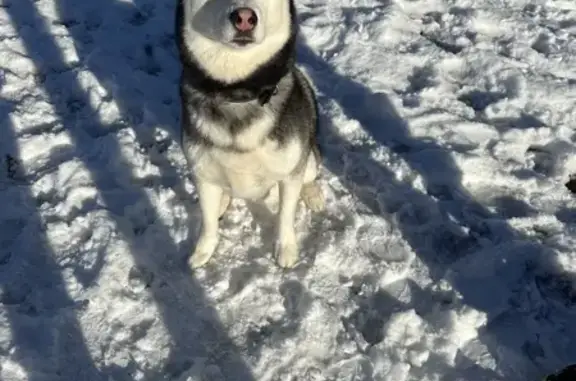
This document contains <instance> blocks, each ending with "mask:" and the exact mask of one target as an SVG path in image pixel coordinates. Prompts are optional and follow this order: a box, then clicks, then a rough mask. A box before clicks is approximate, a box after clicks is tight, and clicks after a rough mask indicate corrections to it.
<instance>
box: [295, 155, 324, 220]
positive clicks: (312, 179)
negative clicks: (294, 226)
mask: <svg viewBox="0 0 576 381" xmlns="http://www.w3.org/2000/svg"><path fill="white" fill-rule="evenodd" d="M318 157H319V155H318V154H317V153H316V152H311V153H310V156H309V157H308V162H307V163H306V170H305V172H304V185H302V190H301V191H300V198H301V199H302V201H304V204H305V205H306V206H307V207H308V209H310V210H311V211H313V212H320V211H322V210H323V209H324V206H325V200H324V195H323V194H322V188H321V187H320V184H319V183H318V180H317V177H318Z"/></svg>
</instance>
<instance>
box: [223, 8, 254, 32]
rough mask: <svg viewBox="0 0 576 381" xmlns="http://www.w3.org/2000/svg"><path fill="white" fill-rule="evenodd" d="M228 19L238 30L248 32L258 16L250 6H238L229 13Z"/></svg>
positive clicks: (252, 27)
mask: <svg viewBox="0 0 576 381" xmlns="http://www.w3.org/2000/svg"><path fill="white" fill-rule="evenodd" d="M230 21H231V22H232V25H234V28H236V30H238V31H239V32H249V31H251V30H252V29H254V27H256V24H257V23H258V16H256V12H255V11H254V10H253V9H251V8H238V9H235V10H233V11H232V12H231V13H230Z"/></svg>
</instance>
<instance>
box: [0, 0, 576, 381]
mask: <svg viewBox="0 0 576 381" xmlns="http://www.w3.org/2000/svg"><path fill="white" fill-rule="evenodd" d="M297 3H298V10H299V12H300V23H301V27H302V40H301V44H300V46H299V52H298V53H299V62H300V64H301V65H302V67H303V68H304V69H305V70H306V72H307V73H308V74H309V75H310V76H311V78H312V79H313V81H314V85H315V87H316V88H317V91H318V96H319V102H320V108H321V112H322V126H321V135H322V136H321V144H322V150H323V153H324V168H323V172H322V177H321V183H322V187H323V190H324V192H325V196H326V198H327V202H328V206H327V209H326V210H325V211H324V212H322V213H321V214H311V213H309V212H308V211H306V210H305V209H303V208H301V209H300V212H299V215H298V231H299V234H300V240H301V245H302V251H301V256H302V261H301V263H300V264H299V265H298V266H297V268H295V269H294V270H292V271H287V272H285V271H282V270H280V269H279V268H278V267H277V266H276V264H275V262H274V259H273V258H272V257H271V247H272V242H271V237H273V236H274V235H273V230H272V229H273V228H274V220H272V216H271V215H270V213H269V212H267V211H266V210H263V209H258V208H254V207H253V206H250V205H246V204H245V203H244V202H242V201H240V200H234V202H233V204H232V208H231V209H230V210H229V211H228V212H227V214H226V215H225V217H224V219H223V220H222V228H221V232H222V237H223V239H222V242H221V244H220V246H219V249H218V252H217V254H216V255H215V257H214V258H213V260H212V261H211V262H210V263H209V265H208V266H207V267H206V268H203V269H200V270H198V271H195V272H194V273H192V271H191V270H190V269H189V268H188V267H187V266H186V259H187V258H188V256H189V255H190V253H191V250H192V248H193V247H194V241H195V239H196V237H197V234H198V228H199V210H198V206H197V203H196V199H195V197H196V196H195V191H194V186H193V184H192V183H191V181H190V176H189V173H188V170H187V168H186V166H185V160H184V157H183V155H182V152H181V149H180V147H179V145H178V136H179V131H178V130H179V98H178V86H177V83H178V76H179V63H178V60H177V56H176V50H175V45H174V35H173V29H174V26H173V25H174V7H175V0H163V1H161V0H133V1H129V0H100V1H80V0H2V1H1V2H0V117H1V124H0V131H1V135H0V164H1V165H0V209H1V212H0V379H1V380H2V381H24V380H28V381H110V380H114V381H128V380H131V381H162V380H171V381H201V380H210V381H224V380H235V381H255V380H262V381H295V380H298V381H320V380H322V381H324V380H325V381H370V380H375V381H377V380H378V381H379V380H390V381H403V380H414V381H432V380H442V381H450V380H453V381H457V380H462V381H464V380H473V381H483V380H490V381H492V380H506V381H526V380H540V379H541V378H542V377H543V376H544V375H545V374H548V373H551V372H553V371H555V370H557V369H559V368H561V367H563V366H565V365H567V364H569V363H573V362H576V340H575V338H576V324H574V322H575V321H576V292H575V291H574V290H575V286H576V277H575V273H576V199H575V198H574V196H573V195H572V194H571V192H570V191H569V190H568V189H567V187H566V186H565V184H566V183H567V182H568V181H569V180H570V175H571V174H573V173H575V172H576V155H575V153H576V133H575V132H574V126H576V2H574V1H573V0H564V1H548V0H474V1H472V0H302V1H298V2H297Z"/></svg>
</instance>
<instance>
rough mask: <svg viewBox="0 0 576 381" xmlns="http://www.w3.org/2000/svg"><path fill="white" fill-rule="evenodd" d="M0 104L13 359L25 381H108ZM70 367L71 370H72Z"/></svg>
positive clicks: (0, 269)
mask: <svg viewBox="0 0 576 381" xmlns="http://www.w3.org/2000/svg"><path fill="white" fill-rule="evenodd" d="M11 111H12V110H11V107H10V106H9V105H7V104H5V103H4V102H3V101H2V103H0V116H1V118H2V119H1V120H0V132H1V133H2V140H1V142H0V145H1V148H2V149H1V151H0V152H3V153H5V155H6V156H5V158H3V160H2V161H0V162H1V163H2V164H5V165H6V166H7V168H5V169H6V175H7V177H6V179H1V180H0V204H1V205H2V210H3V215H2V218H1V219H0V223H1V225H0V226H1V229H2V233H3V234H7V235H8V236H11V239H10V240H9V241H7V242H2V244H1V245H2V247H1V250H0V251H1V252H2V254H1V255H0V263H1V264H0V290H2V296H1V297H0V299H1V300H0V303H2V305H3V308H4V309H5V311H6V318H7V321H8V325H9V328H10V330H11V336H12V342H13V344H14V345H15V352H14V354H13V355H12V360H13V361H16V362H17V363H18V364H19V365H20V366H21V367H22V368H24V369H26V372H27V380H30V381H36V380H38V381H40V380H46V379H47V378H46V376H47V375H53V374H58V375H59V379H62V380H102V381H104V380H106V378H105V377H104V376H103V375H102V374H101V373H100V372H99V370H98V369H96V367H95V366H94V363H93V361H92V358H91V356H90V352H89V351H88V348H87V346H86V343H85V342H84V336H83V334H82V329H81V327H80V324H79V322H78V319H77V317H76V312H77V311H78V310H79V309H81V308H82V303H81V301H75V300H73V299H72V298H71V297H70V295H69V294H68V291H67V290H66V285H65V282H64V279H63V277H62V274H61V273H60V271H61V268H60V266H59V265H58V264H57V263H56V261H55V256H54V253H53V251H52V248H51V247H50V244H49V242H48V240H47V237H46V232H45V226H44V222H43V220H42V218H41V217H40V215H39V213H38V210H37V206H36V204H37V200H36V199H35V197H34V196H33V195H32V191H31V189H30V184H29V182H28V179H27V176H26V175H25V174H24V173H23V171H22V170H21V168H20V167H19V158H20V149H19V146H18V144H17V138H16V135H15V131H14V128H13V125H12V123H11V120H10V117H9V115H8V114H9V113H10V112H11ZM70 364H74V365H75V366H74V367H70V366H69V365H70Z"/></svg>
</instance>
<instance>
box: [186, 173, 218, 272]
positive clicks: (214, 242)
mask: <svg viewBox="0 0 576 381" xmlns="http://www.w3.org/2000/svg"><path fill="white" fill-rule="evenodd" d="M196 191H197V192H198V199H199V201H200V209H201V211H202V232H201V233H200V238H199V239H198V242H197V243H196V248H195V249H194V254H192V257H190V260H189V264H190V266H191V267H192V268H198V267H201V266H203V265H205V264H206V263H207V262H208V261H209V260H210V258H211V257H212V255H214V252H215V251H216V246H218V220H219V218H220V212H221V208H222V207H221V202H222V197H223V190H222V188H220V187H219V186H218V185H215V184H211V183H209V182H207V181H205V180H202V179H200V178H198V179H197V181H196Z"/></svg>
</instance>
